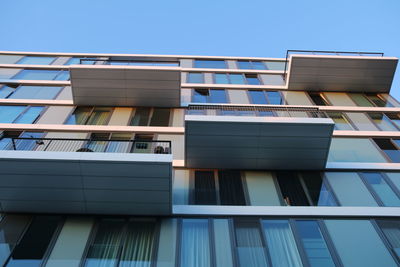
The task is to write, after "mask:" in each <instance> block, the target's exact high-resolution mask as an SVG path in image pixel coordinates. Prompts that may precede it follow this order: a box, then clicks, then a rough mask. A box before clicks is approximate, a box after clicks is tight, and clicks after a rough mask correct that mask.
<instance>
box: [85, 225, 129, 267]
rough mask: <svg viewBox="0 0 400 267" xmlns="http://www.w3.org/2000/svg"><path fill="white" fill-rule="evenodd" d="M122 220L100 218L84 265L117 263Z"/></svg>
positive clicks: (104, 266)
mask: <svg viewBox="0 0 400 267" xmlns="http://www.w3.org/2000/svg"><path fill="white" fill-rule="evenodd" d="M123 226H124V220H118V219H115V220H113V219H106V220H102V221H101V223H100V225H99V228H98V230H97V233H96V237H95V239H94V241H93V244H92V245H91V246H90V248H89V252H88V255H87V257H86V261H85V266H87V267H112V266H115V264H116V263H117V260H118V259H117V257H118V252H119V250H120V244H121V237H122V229H123Z"/></svg>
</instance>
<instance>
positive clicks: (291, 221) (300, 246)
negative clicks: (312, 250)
mask: <svg viewBox="0 0 400 267" xmlns="http://www.w3.org/2000/svg"><path fill="white" fill-rule="evenodd" d="M288 221H289V226H290V230H291V231H292V233H293V237H294V241H295V242H296V247H297V250H298V252H299V255H300V259H301V261H302V263H303V267H311V265H310V263H309V262H308V258H307V254H306V251H305V249H304V247H303V244H302V242H301V239H300V236H299V234H298V229H297V226H296V223H295V220H294V219H288Z"/></svg>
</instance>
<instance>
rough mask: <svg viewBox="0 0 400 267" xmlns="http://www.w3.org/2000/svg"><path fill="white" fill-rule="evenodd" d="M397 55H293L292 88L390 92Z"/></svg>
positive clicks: (291, 68)
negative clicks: (395, 56) (393, 56)
mask: <svg viewBox="0 0 400 267" xmlns="http://www.w3.org/2000/svg"><path fill="white" fill-rule="evenodd" d="M397 61H398V59H397V58H392V57H366V56H323V55H291V57H290V63H289V64H290V66H289V72H288V89H289V90H302V91H303V90H306V91H346V92H373V93H388V92H389V91H390V87H391V85H392V81H393V77H394V73H395V71H396V66H397Z"/></svg>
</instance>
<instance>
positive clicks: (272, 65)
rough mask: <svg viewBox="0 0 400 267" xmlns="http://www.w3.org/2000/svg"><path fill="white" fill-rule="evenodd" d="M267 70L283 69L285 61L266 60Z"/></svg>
mask: <svg viewBox="0 0 400 267" xmlns="http://www.w3.org/2000/svg"><path fill="white" fill-rule="evenodd" d="M265 64H266V65H267V69H269V70H285V62H283V61H266V62H265Z"/></svg>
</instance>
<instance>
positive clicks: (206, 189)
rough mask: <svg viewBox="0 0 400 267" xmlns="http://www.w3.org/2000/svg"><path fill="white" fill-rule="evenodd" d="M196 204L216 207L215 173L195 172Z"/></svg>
mask: <svg viewBox="0 0 400 267" xmlns="http://www.w3.org/2000/svg"><path fill="white" fill-rule="evenodd" d="M193 200H194V203H193V204H197V205H216V204H217V197H216V189H215V178H214V172H213V171H195V174H194V199H193Z"/></svg>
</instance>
